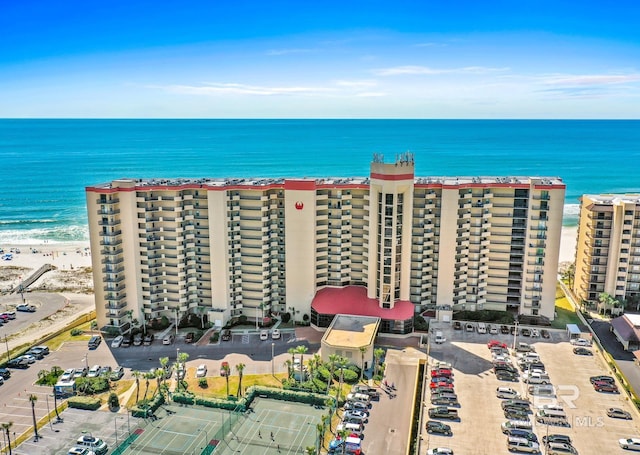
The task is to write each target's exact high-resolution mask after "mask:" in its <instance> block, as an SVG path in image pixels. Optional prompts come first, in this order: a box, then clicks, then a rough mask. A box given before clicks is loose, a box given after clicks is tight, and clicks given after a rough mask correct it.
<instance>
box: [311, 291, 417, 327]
mask: <svg viewBox="0 0 640 455" xmlns="http://www.w3.org/2000/svg"><path fill="white" fill-rule="evenodd" d="M311 308H313V309H314V310H316V311H317V312H318V313H320V314H352V315H354V316H376V317H379V318H381V319H387V320H395V321H404V320H407V319H411V318H412V317H413V314H414V308H415V307H414V305H413V303H411V302H408V301H406V300H398V301H396V302H395V305H394V307H393V308H380V307H379V306H378V301H377V300H376V299H370V298H368V297H367V288H365V287H362V286H345V287H343V288H324V289H320V290H319V291H318V292H317V293H316V296H315V297H314V298H313V302H311Z"/></svg>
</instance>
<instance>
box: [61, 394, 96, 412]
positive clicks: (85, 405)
mask: <svg viewBox="0 0 640 455" xmlns="http://www.w3.org/2000/svg"><path fill="white" fill-rule="evenodd" d="M67 404H68V405H69V407H70V408H76V409H86V410H89V411H95V410H96V409H99V408H100V406H101V405H102V402H101V401H100V398H97V397H78V396H75V397H71V398H69V399H68V400H67Z"/></svg>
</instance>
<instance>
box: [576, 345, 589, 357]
mask: <svg viewBox="0 0 640 455" xmlns="http://www.w3.org/2000/svg"><path fill="white" fill-rule="evenodd" d="M573 353H574V354H576V355H593V352H591V349H587V348H583V347H582V346H578V347H575V348H573Z"/></svg>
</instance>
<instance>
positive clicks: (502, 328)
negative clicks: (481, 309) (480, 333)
mask: <svg viewBox="0 0 640 455" xmlns="http://www.w3.org/2000/svg"><path fill="white" fill-rule="evenodd" d="M500 333H501V334H503V335H508V334H509V326H506V325H501V326H500Z"/></svg>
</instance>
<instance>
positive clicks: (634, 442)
mask: <svg viewBox="0 0 640 455" xmlns="http://www.w3.org/2000/svg"><path fill="white" fill-rule="evenodd" d="M618 444H620V447H622V448H623V449H626V450H634V451H636V452H640V439H639V438H627V439H620V440H618Z"/></svg>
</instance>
